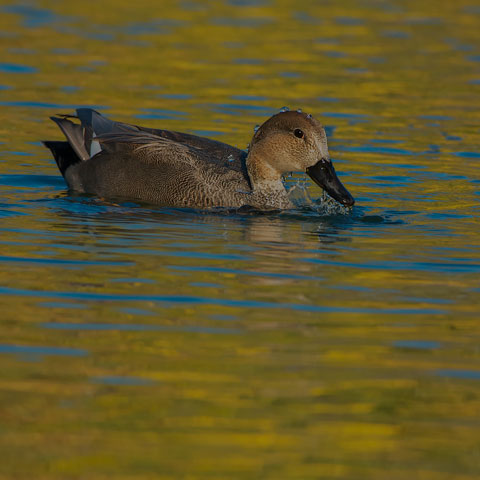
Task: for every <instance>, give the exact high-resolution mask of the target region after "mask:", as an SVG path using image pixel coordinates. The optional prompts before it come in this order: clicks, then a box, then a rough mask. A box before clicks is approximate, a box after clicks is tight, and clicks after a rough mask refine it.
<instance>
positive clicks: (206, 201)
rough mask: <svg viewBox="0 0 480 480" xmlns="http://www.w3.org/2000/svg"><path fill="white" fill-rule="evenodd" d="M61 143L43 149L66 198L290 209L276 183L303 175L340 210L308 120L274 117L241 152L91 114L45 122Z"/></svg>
mask: <svg viewBox="0 0 480 480" xmlns="http://www.w3.org/2000/svg"><path fill="white" fill-rule="evenodd" d="M50 118H51V120H53V121H54V122H55V123H56V124H57V125H58V127H59V128H60V130H61V131H62V132H63V134H64V135H65V137H66V141H65V140H64V141H44V142H43V144H44V145H45V147H47V148H48V149H49V150H50V151H51V153H52V154H53V157H54V159H55V161H56V163H57V166H58V169H59V170H60V172H61V174H62V175H63V177H64V179H65V182H66V184H67V186H68V187H69V189H70V190H71V191H75V192H79V193H83V194H90V195H94V196H97V197H101V198H103V199H112V200H116V199H132V200H136V201H139V202H144V203H148V204H156V205H162V206H168V207H188V208H202V209H204V208H210V207H226V208H241V207H251V208H253V209H258V210H285V209H291V208H293V204H292V203H291V201H290V199H289V197H288V194H287V191H286V189H285V186H284V183H283V182H282V178H283V177H284V175H286V174H288V173H290V172H305V173H307V174H308V175H309V176H310V178H311V179H312V180H313V181H314V182H315V183H316V184H317V185H318V186H319V187H321V188H322V189H323V190H325V191H326V192H327V193H328V195H330V196H331V197H333V199H335V200H336V201H338V202H339V203H341V204H342V205H344V206H346V207H351V206H353V205H354V203H355V200H354V198H353V197H352V195H351V194H350V193H349V192H348V190H347V189H346V188H345V187H344V186H343V184H342V183H341V181H340V180H339V178H338V176H337V174H336V172H335V169H334V167H333V164H332V161H331V159H330V155H329V152H328V146H327V136H326V133H325V129H324V128H323V126H322V125H321V124H320V122H318V121H317V120H316V119H315V118H314V117H313V115H311V114H306V113H304V112H301V111H295V110H288V111H281V112H279V113H277V114H275V115H273V116H272V117H270V118H269V119H268V120H266V121H265V122H264V123H263V124H262V125H261V126H260V127H258V128H256V129H255V133H254V135H253V138H252V140H251V142H250V144H249V146H248V149H247V150H246V151H245V150H241V149H239V148H236V147H233V146H231V145H228V144H226V143H222V142H219V141H217V140H212V139H210V138H206V137H201V136H197V135H192V134H188V133H181V132H175V131H169V130H162V129H153V128H148V127H140V126H137V125H133V124H128V123H123V122H117V121H113V120H110V119H109V118H107V117H105V116H104V115H102V114H100V113H99V112H97V111H96V110H93V109H91V108H78V109H77V110H76V115H68V114H65V115H60V114H59V115H57V116H53V117H50Z"/></svg>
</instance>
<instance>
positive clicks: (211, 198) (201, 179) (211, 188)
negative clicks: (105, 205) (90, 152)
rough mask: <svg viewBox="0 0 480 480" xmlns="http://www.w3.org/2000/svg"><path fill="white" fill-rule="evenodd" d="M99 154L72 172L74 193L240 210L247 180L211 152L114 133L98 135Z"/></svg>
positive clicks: (69, 172) (68, 174)
mask: <svg viewBox="0 0 480 480" xmlns="http://www.w3.org/2000/svg"><path fill="white" fill-rule="evenodd" d="M94 141H95V142H98V144H99V146H100V150H99V152H98V153H97V154H95V155H94V156H93V157H91V158H90V159H88V160H87V161H84V162H79V163H78V164H77V165H74V166H73V167H72V168H71V169H69V170H67V172H66V175H65V178H66V180H67V183H68V184H69V186H70V187H71V188H72V189H74V190H79V191H84V192H87V193H92V194H96V195H99V196H103V197H106V198H112V197H129V198H137V199H139V200H144V201H147V202H152V203H157V204H163V205H171V206H196V207H208V206H219V205H225V206H239V205H242V204H243V203H244V197H245V195H246V194H247V195H248V194H249V193H250V192H251V187H250V184H249V179H248V176H245V175H244V174H243V173H242V171H239V170H236V169H232V168H231V166H230V162H229V161H228V160H227V161H226V162H224V163H222V162H221V161H219V160H218V159H216V158H212V157H211V156H210V152H207V151H205V150H204V149H201V148H197V147H194V146H191V145H187V144H184V143H180V142H175V141H174V140H171V139H169V138H164V137H159V136H158V135H155V134H152V133H149V132H146V131H134V130H122V131H119V130H115V131H112V132H109V133H102V134H100V135H96V136H95V137H94Z"/></svg>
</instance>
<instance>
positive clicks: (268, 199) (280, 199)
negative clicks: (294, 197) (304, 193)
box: [246, 149, 292, 209]
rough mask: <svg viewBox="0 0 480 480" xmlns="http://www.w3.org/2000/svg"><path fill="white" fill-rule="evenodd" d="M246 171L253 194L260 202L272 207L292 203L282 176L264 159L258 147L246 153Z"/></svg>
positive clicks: (287, 205)
mask: <svg viewBox="0 0 480 480" xmlns="http://www.w3.org/2000/svg"><path fill="white" fill-rule="evenodd" d="M246 164H247V171H248V176H249V177H250V183H251V185H252V188H253V192H252V193H253V195H255V196H256V197H257V198H258V200H259V201H260V202H262V203H263V204H265V205H268V206H270V207H272V208H282V209H283V208H290V207H291V206H292V204H291V203H290V200H289V198H288V195H287V191H286V190H285V186H284V185H283V182H282V177H281V175H280V174H279V173H278V171H277V170H275V169H274V168H273V167H272V166H271V165H269V164H268V163H267V162H266V161H264V159H263V156H262V155H261V151H259V150H258V149H256V150H254V151H251V152H250V153H249V154H248V157H247V160H246Z"/></svg>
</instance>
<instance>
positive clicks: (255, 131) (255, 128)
mask: <svg viewBox="0 0 480 480" xmlns="http://www.w3.org/2000/svg"><path fill="white" fill-rule="evenodd" d="M259 128H260V125H255V126H254V127H253V131H254V133H257V132H258V129H259Z"/></svg>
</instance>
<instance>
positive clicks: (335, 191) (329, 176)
mask: <svg viewBox="0 0 480 480" xmlns="http://www.w3.org/2000/svg"><path fill="white" fill-rule="evenodd" d="M307 173H308V175H310V178H311V179H312V180H313V181H314V182H315V183H316V184H317V185H318V186H319V187H322V188H323V189H324V190H325V191H326V192H327V193H328V194H329V195H330V196H331V197H333V198H334V199H335V200H336V201H337V202H340V203H342V204H343V205H345V206H346V207H351V206H352V205H353V204H354V203H355V199H354V198H353V197H352V196H351V195H350V193H349V191H348V190H347V189H346V188H345V187H344V186H343V185H342V182H341V181H340V180H339V179H338V177H337V174H336V173H335V169H334V168H333V165H332V162H329V161H328V160H325V159H324V158H322V159H321V160H319V161H318V162H317V163H316V164H315V165H313V167H308V168H307Z"/></svg>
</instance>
